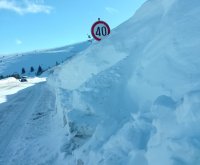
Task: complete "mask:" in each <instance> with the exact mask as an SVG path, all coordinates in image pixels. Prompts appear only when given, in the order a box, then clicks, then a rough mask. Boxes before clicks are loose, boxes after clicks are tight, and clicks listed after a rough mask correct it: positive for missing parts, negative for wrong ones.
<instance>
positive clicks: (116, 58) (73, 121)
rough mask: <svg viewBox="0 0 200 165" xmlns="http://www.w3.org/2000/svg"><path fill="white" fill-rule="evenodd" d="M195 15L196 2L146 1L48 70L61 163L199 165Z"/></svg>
mask: <svg viewBox="0 0 200 165" xmlns="http://www.w3.org/2000/svg"><path fill="white" fill-rule="evenodd" d="M199 15H200V1H199V0H192V1H187V0H149V1H147V2H146V3H145V4H144V5H143V6H142V7H141V8H140V9H139V10H138V11H137V12H136V14H135V15H134V16H133V17H132V18H131V19H129V20H128V21H127V22H125V23H123V24H122V25H120V26H119V27H117V28H116V29H114V30H113V31H112V32H111V33H112V34H111V35H110V36H109V37H108V38H106V39H104V40H102V41H101V42H100V43H93V44H92V46H90V47H89V48H88V49H87V50H85V51H83V52H82V53H80V54H79V56H76V57H75V58H73V59H72V60H71V61H67V62H65V63H64V64H63V65H62V66H60V67H58V68H57V69H56V70H55V71H54V74H53V75H52V76H50V78H49V79H48V83H49V85H50V86H51V87H52V88H54V90H55V93H56V105H57V109H58V115H59V116H60V119H61V120H63V126H64V127H65V128H66V133H67V137H66V140H65V143H64V144H63V146H62V150H61V151H62V152H63V153H65V155H66V157H65V160H66V164H70V165H74V164H78V165H83V164H84V165H94V164H95V165H102V164H105V165H118V164H119V165H125V164H126V165H128V164H130V165H133V164H137V165H161V164H162V165H183V164H187V165H198V164H200V156H199V155H200V145H199V144H200V128H199V127H198V125H199V124H200V109H199V107H200V76H199V75H200V65H199V64H200V56H199V51H200V30H199V29H200V17H199Z"/></svg>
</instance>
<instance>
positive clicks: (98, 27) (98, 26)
mask: <svg viewBox="0 0 200 165" xmlns="http://www.w3.org/2000/svg"><path fill="white" fill-rule="evenodd" d="M91 33H92V36H93V37H94V39H95V40H97V41H100V40H101V39H102V38H104V37H105V36H107V35H109V34H110V27H109V25H108V24H107V23H106V22H104V21H100V20H99V21H97V22H95V23H94V24H93V25H92V28H91Z"/></svg>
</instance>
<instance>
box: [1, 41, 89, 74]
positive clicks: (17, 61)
mask: <svg viewBox="0 0 200 165" xmlns="http://www.w3.org/2000/svg"><path fill="white" fill-rule="evenodd" d="M89 46H90V43H89V42H83V43H79V44H74V45H70V46H65V47H60V48H55V49H49V50H40V51H37V50H36V51H33V52H29V53H19V54H15V55H11V56H0V75H3V76H7V75H11V74H13V73H15V72H17V73H19V74H21V72H22V68H24V69H25V71H26V74H27V75H35V74H31V73H30V68H31V67H33V68H34V70H35V71H34V72H37V69H38V66H39V65H40V66H41V67H42V68H43V69H44V70H46V69H48V68H52V67H54V66H55V65H56V64H57V65H58V64H60V63H63V62H64V61H66V60H67V59H69V58H71V57H73V56H74V55H76V54H77V53H78V52H80V51H83V50H85V49H86V48H88V47H89Z"/></svg>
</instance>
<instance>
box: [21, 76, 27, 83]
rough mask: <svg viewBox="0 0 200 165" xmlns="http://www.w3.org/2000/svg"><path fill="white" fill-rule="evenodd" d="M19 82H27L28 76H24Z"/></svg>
mask: <svg viewBox="0 0 200 165" xmlns="http://www.w3.org/2000/svg"><path fill="white" fill-rule="evenodd" d="M19 81H20V82H27V76H22V77H21V79H20V80H19Z"/></svg>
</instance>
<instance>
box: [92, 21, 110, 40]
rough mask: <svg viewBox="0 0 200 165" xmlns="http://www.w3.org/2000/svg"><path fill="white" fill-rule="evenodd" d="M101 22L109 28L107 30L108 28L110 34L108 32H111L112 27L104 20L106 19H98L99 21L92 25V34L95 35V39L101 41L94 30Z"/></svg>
mask: <svg viewBox="0 0 200 165" xmlns="http://www.w3.org/2000/svg"><path fill="white" fill-rule="evenodd" d="M99 24H103V25H104V26H105V27H106V28H107V30H108V34H107V35H109V34H110V27H109V25H108V24H107V23H106V22H104V21H97V22H95V23H94V24H93V25H92V28H91V33H92V36H93V37H94V39H95V40H97V41H100V40H101V38H98V37H97V36H96V35H95V32H94V30H95V27H96V26H98V25H99Z"/></svg>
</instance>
